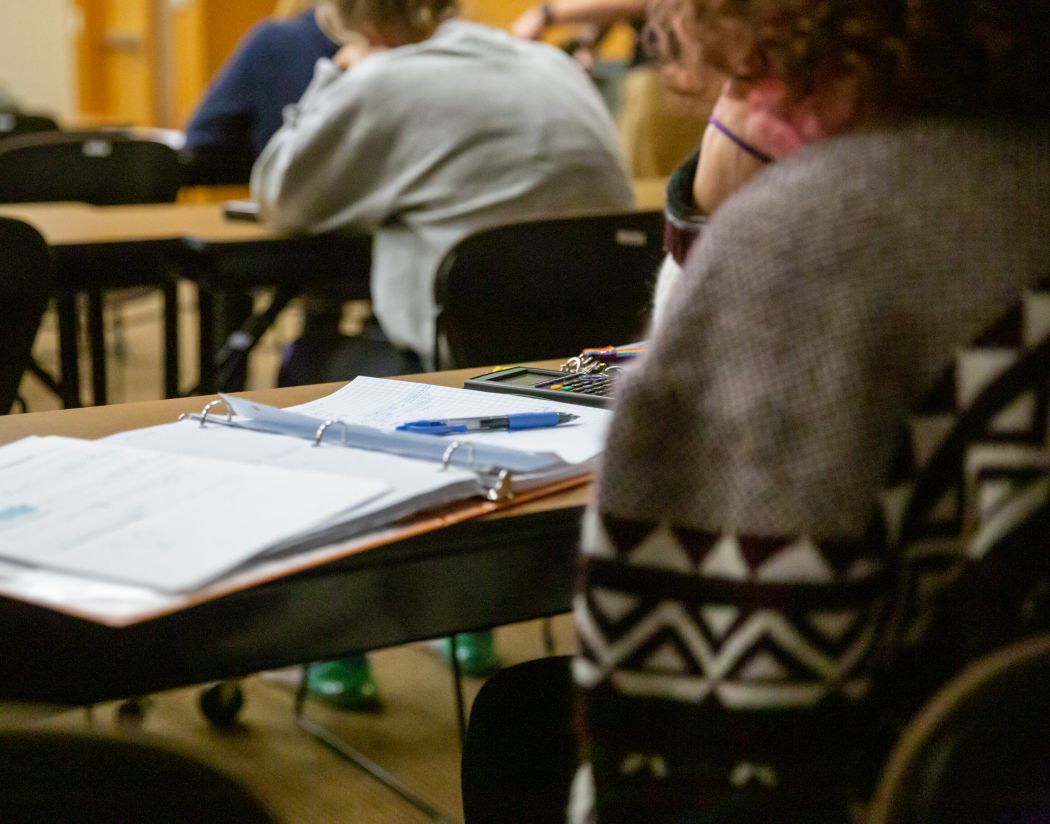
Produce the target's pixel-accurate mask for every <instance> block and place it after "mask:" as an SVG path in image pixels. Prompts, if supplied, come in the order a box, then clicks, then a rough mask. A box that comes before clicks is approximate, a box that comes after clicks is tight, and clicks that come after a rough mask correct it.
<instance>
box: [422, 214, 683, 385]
mask: <svg viewBox="0 0 1050 824" xmlns="http://www.w3.org/2000/svg"><path fill="white" fill-rule="evenodd" d="M662 255H663V216H662V215H661V214H660V213H659V212H627V213H617V214H604V215H581V216H576V217H565V218H556V219H552V220H537V221H529V222H524V223H514V224H508V225H505V226H498V227H496V228H493V229H487V230H484V231H481V232H477V233H476V234H473V235H471V236H470V237H468V238H466V239H464V240H462V241H460V242H459V243H458V244H457V245H456V246H455V247H454V248H453V249H452V250H451V251H450V252H449V253H448V254H447V255H446V256H445V259H444V260H443V261H442V263H441V266H440V267H439V269H438V275H437V279H436V282H435V286H434V296H435V301H436V303H437V306H438V315H437V342H438V344H439V345H438V346H437V348H436V349H435V351H436V352H437V353H438V355H437V358H438V366H439V367H452V366H479V365H485V364H494V363H510V362H513V361H523V360H539V359H542V358H556V357H564V356H569V355H574V354H576V353H577V352H579V351H580V350H581V349H583V348H585V347H588V346H604V345H608V344H617V343H628V342H631V341H633V340H637V339H638V337H640V335H641V333H642V331H643V330H644V328H645V324H646V320H647V317H648V310H649V304H650V300H651V293H652V281H653V278H654V276H655V273H656V270H657V268H658V267H659V265H660V260H661V257H662Z"/></svg>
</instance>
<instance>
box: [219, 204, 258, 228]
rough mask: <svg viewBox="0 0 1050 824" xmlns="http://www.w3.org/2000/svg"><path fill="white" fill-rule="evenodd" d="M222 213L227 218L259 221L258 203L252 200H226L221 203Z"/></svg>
mask: <svg viewBox="0 0 1050 824" xmlns="http://www.w3.org/2000/svg"><path fill="white" fill-rule="evenodd" d="M222 213H223V215H225V216H226V219H227V220H247V221H250V222H252V223H258V222H259V204H258V203H256V202H255V201H254V200H227V201H226V202H225V203H224V204H223V205H222Z"/></svg>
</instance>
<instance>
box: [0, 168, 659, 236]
mask: <svg viewBox="0 0 1050 824" xmlns="http://www.w3.org/2000/svg"><path fill="white" fill-rule="evenodd" d="M633 185H634V193H635V200H636V206H637V208H638V209H639V210H641V211H659V210H662V209H663V203H664V189H665V188H666V186H667V180H666V179H665V178H645V179H641V180H636V181H634V183H633ZM0 215H2V216H5V217H13V218H17V219H19V220H23V221H25V222H26V223H29V224H30V225H31V226H34V227H35V228H36V229H37V231H39V232H40V234H42V235H43V236H44V239H45V240H46V241H47V242H48V244H49V245H51V246H87V245H95V244H103V243H156V242H164V241H176V240H179V239H181V238H185V237H192V238H196V239H198V240H201V241H204V242H208V243H249V242H252V241H259V240H278V239H281V238H282V237H284V235H282V234H280V233H278V232H275V231H274V230H272V229H270V228H268V227H266V226H265V225H261V224H258V223H252V222H251V221H245V220H227V219H226V217H225V215H224V214H223V204H222V203H156V204H147V205H136V206H90V205H88V204H86V203H26V204H0Z"/></svg>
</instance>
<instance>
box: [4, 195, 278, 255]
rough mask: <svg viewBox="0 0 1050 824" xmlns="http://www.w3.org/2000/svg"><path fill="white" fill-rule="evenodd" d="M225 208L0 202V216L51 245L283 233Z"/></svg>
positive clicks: (224, 239) (228, 239)
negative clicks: (231, 215)
mask: <svg viewBox="0 0 1050 824" xmlns="http://www.w3.org/2000/svg"><path fill="white" fill-rule="evenodd" d="M222 208H223V207H222V204H221V203H156V204H148V205H139V206H89V205H87V204H86V203H27V204H5V205H0V215H2V216H4V217H13V218H17V219H18V220H23V221H25V222H26V223H28V224H30V225H31V226H33V227H34V228H36V230H37V231H38V232H40V234H41V235H43V236H44V240H46V241H47V242H48V245H49V246H52V247H67V248H68V247H84V246H99V245H103V244H110V243H119V244H125V245H129V244H155V243H165V242H168V243H175V242H177V241H179V240H181V239H182V238H183V237H187V236H193V237H200V238H203V239H205V240H208V241H211V242H221V243H246V242H250V241H257V240H273V239H277V238H279V237H280V235H278V234H277V233H275V232H274V231H272V230H271V229H268V228H266V227H264V226H261V225H259V224H257V223H250V222H248V221H243V220H242V221H235V220H227V219H226V218H225V217H224V216H223V211H222Z"/></svg>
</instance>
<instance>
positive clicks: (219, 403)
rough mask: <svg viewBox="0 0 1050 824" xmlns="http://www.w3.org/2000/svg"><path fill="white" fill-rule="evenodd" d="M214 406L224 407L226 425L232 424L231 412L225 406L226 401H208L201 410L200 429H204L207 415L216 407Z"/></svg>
mask: <svg viewBox="0 0 1050 824" xmlns="http://www.w3.org/2000/svg"><path fill="white" fill-rule="evenodd" d="M216 406H225V407H226V423H232V422H233V410H232V409H230V407H229V406H228V405H227V404H226V401H224V400H217V401H209V402H208V403H206V404H205V405H204V408H203V409H202V410H201V429H204V424H205V423H207V422H208V415H210V414H211V410H212V409H213V408H214V407H216Z"/></svg>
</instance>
